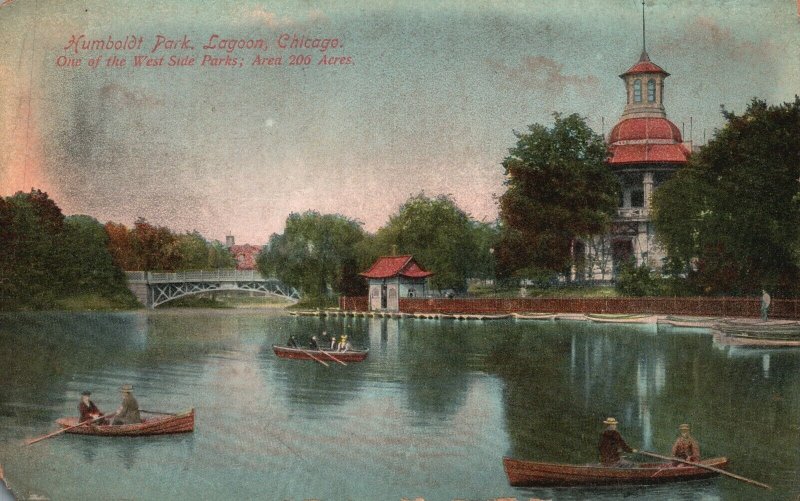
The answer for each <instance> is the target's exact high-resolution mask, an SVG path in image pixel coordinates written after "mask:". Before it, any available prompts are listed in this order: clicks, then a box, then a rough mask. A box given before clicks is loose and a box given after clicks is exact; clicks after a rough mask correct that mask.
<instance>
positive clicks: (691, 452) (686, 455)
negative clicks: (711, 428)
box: [672, 423, 700, 466]
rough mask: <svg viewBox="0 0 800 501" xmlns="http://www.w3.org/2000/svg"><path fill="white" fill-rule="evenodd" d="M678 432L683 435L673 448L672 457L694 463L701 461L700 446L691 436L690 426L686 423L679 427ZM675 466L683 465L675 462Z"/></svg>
mask: <svg viewBox="0 0 800 501" xmlns="http://www.w3.org/2000/svg"><path fill="white" fill-rule="evenodd" d="M678 430H680V433H681V434H680V436H679V437H678V439H677V440H675V444H673V446H672V457H676V458H678V459H684V460H686V461H691V462H693V463H696V462H697V461H700V445H699V444H698V443H697V440H695V439H694V437H692V436H691V435H689V425H688V424H685V423H684V424H682V425H680V426H679V427H678ZM675 464H676V465H678V466H680V465H682V464H683V463H679V462H677V461H675Z"/></svg>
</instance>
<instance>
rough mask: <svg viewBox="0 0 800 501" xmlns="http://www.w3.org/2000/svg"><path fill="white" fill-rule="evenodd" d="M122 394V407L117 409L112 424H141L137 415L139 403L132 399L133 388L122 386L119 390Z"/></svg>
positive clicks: (140, 418) (140, 417)
mask: <svg viewBox="0 0 800 501" xmlns="http://www.w3.org/2000/svg"><path fill="white" fill-rule="evenodd" d="M119 391H121V392H122V405H120V406H119V409H117V412H116V416H115V417H114V423H113V424H136V423H141V422H142V416H140V415H139V402H137V401H136V399H135V398H134V397H133V386H131V385H129V384H123V385H122V387H121V388H120V389H119Z"/></svg>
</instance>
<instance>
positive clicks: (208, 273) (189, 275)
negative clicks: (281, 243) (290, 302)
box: [125, 270, 268, 284]
mask: <svg viewBox="0 0 800 501" xmlns="http://www.w3.org/2000/svg"><path fill="white" fill-rule="evenodd" d="M125 274H126V275H127V276H128V281H131V282H148V283H151V284H154V283H167V282H193V281H201V282H202V281H212V280H213V281H222V282H236V281H244V280H268V277H264V276H263V275H262V274H261V273H259V272H257V271H253V270H190V271H176V272H172V273H167V272H155V271H126V272H125Z"/></svg>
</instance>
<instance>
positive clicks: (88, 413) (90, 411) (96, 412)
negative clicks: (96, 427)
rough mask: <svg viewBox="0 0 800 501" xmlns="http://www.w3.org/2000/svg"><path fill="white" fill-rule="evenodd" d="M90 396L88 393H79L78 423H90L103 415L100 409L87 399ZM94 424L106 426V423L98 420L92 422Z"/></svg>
mask: <svg viewBox="0 0 800 501" xmlns="http://www.w3.org/2000/svg"><path fill="white" fill-rule="evenodd" d="M91 395H92V392H90V391H84V392H83V393H81V401H80V403H79V404H78V412H80V415H81V417H80V422H81V423H82V422H84V421H91V420H92V419H94V418H98V417H100V416H102V415H103V413H102V412H100V409H98V408H97V406H96V405H95V404H94V402H92V401H91V400H90V399H89V397H90V396H91ZM94 424H108V421H106V420H105V419H99V420H97V421H95V422H94Z"/></svg>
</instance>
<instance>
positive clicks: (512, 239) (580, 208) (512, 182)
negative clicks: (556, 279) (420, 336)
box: [497, 113, 619, 276]
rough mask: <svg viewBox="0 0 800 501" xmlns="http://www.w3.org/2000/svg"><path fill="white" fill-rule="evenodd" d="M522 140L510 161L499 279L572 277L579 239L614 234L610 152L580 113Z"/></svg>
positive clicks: (506, 164) (539, 127) (537, 127)
mask: <svg viewBox="0 0 800 501" xmlns="http://www.w3.org/2000/svg"><path fill="white" fill-rule="evenodd" d="M515 135H516V137H517V145H516V146H515V147H513V148H511V149H510V155H509V156H508V157H506V159H505V160H504V161H503V168H504V169H505V174H506V182H505V185H506V186H507V188H506V192H505V193H504V194H503V195H502V196H501V197H500V219H501V222H502V230H501V237H500V243H499V248H498V251H497V258H498V274H500V275H504V276H522V275H525V274H530V273H544V274H548V273H549V274H553V273H563V274H565V275H566V276H569V273H568V271H569V268H570V266H572V265H573V264H574V258H573V254H574V245H575V243H576V241H577V240H578V239H580V238H583V239H588V238H590V237H592V236H595V235H600V234H603V233H605V232H607V231H608V229H609V226H610V223H611V219H612V217H613V216H614V214H615V212H616V209H617V201H618V192H619V182H618V180H617V178H616V176H614V174H613V173H612V172H611V171H610V169H609V168H608V166H607V165H606V159H607V158H608V148H607V146H606V144H605V142H604V141H603V138H602V137H601V136H600V135H598V134H596V133H595V132H594V131H592V129H591V128H589V126H588V125H586V122H585V121H584V119H583V118H581V117H580V116H578V115H576V114H572V115H569V116H567V117H563V116H562V115H561V114H559V113H555V114H554V124H553V126H552V127H551V128H547V127H545V126H543V125H539V124H534V125H531V126H530V127H528V132H527V133H519V132H515Z"/></svg>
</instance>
